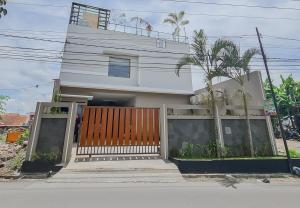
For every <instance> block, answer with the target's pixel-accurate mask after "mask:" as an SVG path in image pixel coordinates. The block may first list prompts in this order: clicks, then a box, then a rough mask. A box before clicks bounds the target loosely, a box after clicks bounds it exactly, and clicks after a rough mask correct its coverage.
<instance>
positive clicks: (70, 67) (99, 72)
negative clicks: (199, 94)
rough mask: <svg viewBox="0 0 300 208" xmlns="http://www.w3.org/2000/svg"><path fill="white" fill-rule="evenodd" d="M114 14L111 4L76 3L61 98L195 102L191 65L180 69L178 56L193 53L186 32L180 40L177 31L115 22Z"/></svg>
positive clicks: (134, 103) (107, 102)
mask: <svg viewBox="0 0 300 208" xmlns="http://www.w3.org/2000/svg"><path fill="white" fill-rule="evenodd" d="M109 16H110V11H109V10H105V9H100V8H95V7H90V6H86V5H82V4H77V3H73V6H72V12H71V17H70V24H69V27H68V32H67V38H66V44H65V50H64V54H63V57H62V66H61V71H60V77H59V80H56V83H55V89H54V91H56V92H59V93H60V99H61V101H63V102H64V101H66V102H69V101H70V102H73V101H75V102H79V103H88V104H89V105H95V106H129V107H160V106H161V105H162V104H189V98H190V96H191V95H192V94H193V87H192V75H191V67H190V66H185V67H184V68H183V70H182V71H183V73H181V75H180V76H179V77H178V76H176V74H175V67H176V64H177V63H178V60H179V59H180V58H181V57H183V56H185V55H186V54H189V50H190V49H189V44H187V43H186V38H183V39H180V41H174V40H173V39H172V35H171V34H170V35H169V37H168V36H167V35H166V34H165V33H159V32H155V31H151V32H150V31H146V30H145V29H140V28H133V27H128V26H120V25H112V24H110V23H109ZM117 30H120V31H123V32H120V31H117ZM162 36H163V38H161V37H162Z"/></svg>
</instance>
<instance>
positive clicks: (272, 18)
mask: <svg viewBox="0 0 300 208" xmlns="http://www.w3.org/2000/svg"><path fill="white" fill-rule="evenodd" d="M9 3H11V4H19V5H24V6H41V7H54V8H55V7H56V8H57V7H61V8H70V7H71V6H69V5H54V4H36V3H22V2H11V1H10V2H9ZM287 9H288V8H287ZM111 10H112V11H121V12H131V13H137V12H138V13H154V14H155V13H158V14H169V13H170V12H169V11H150V10H133V9H116V8H115V9H114V8H113V9H111ZM186 15H191V16H212V17H227V18H247V19H264V20H292V21H298V20H300V19H299V18H289V17H262V16H246V15H228V14H210V13H186Z"/></svg>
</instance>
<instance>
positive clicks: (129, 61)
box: [107, 56, 131, 79]
mask: <svg viewBox="0 0 300 208" xmlns="http://www.w3.org/2000/svg"><path fill="white" fill-rule="evenodd" d="M111 59H119V60H120V59H121V60H126V61H128V76H126V77H124V76H115V75H110V74H109V71H110V66H111ZM107 74H108V76H109V77H117V78H125V79H130V77H131V59H130V58H124V57H117V56H109V60H108V73H107Z"/></svg>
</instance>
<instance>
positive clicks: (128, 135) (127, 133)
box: [125, 108, 131, 145]
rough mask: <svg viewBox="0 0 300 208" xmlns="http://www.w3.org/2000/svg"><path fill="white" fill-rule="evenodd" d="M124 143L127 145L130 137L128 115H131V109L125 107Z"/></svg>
mask: <svg viewBox="0 0 300 208" xmlns="http://www.w3.org/2000/svg"><path fill="white" fill-rule="evenodd" d="M125 113H126V114H125V145H129V139H130V127H131V125H130V115H131V109H130V108H126V110H125Z"/></svg>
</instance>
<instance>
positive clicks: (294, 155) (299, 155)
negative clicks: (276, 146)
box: [289, 149, 300, 158]
mask: <svg viewBox="0 0 300 208" xmlns="http://www.w3.org/2000/svg"><path fill="white" fill-rule="evenodd" d="M289 153H290V156H291V157H292V158H300V152H297V151H296V150H293V149H291V150H289Z"/></svg>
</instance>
